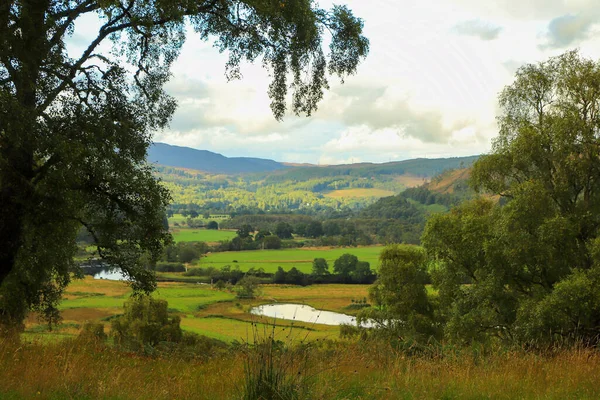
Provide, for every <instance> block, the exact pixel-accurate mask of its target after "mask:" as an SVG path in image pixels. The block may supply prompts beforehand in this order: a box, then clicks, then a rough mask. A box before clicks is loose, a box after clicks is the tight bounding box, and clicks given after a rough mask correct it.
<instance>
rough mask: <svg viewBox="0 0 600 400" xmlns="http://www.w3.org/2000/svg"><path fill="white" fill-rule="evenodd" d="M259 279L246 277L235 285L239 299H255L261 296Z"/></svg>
mask: <svg viewBox="0 0 600 400" xmlns="http://www.w3.org/2000/svg"><path fill="white" fill-rule="evenodd" d="M258 282H259V281H258V279H257V278H256V277H254V276H245V277H243V278H242V279H240V281H239V282H238V283H237V284H236V285H235V287H236V289H237V297H238V298H239V299H253V298H255V297H257V296H258V294H259V290H258V289H259V287H258Z"/></svg>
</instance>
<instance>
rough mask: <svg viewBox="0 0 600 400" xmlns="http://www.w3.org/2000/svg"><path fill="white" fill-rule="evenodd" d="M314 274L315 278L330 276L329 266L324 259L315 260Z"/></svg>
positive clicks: (313, 265)
mask: <svg viewBox="0 0 600 400" xmlns="http://www.w3.org/2000/svg"><path fill="white" fill-rule="evenodd" d="M312 274H313V275H315V276H323V275H329V265H328V264H327V260H325V259H324V258H315V259H314V260H313V264H312Z"/></svg>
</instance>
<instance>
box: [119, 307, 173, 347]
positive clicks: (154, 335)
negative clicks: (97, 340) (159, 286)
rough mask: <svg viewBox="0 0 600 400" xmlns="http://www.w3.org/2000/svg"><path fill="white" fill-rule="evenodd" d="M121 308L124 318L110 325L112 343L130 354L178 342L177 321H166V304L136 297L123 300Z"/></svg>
mask: <svg viewBox="0 0 600 400" xmlns="http://www.w3.org/2000/svg"><path fill="white" fill-rule="evenodd" d="M123 307H124V309H125V313H124V315H123V316H121V317H119V318H116V319H114V320H113V321H112V324H111V331H112V336H113V337H114V339H115V343H117V344H119V345H122V346H124V347H126V348H129V349H132V350H146V348H147V347H148V346H149V347H153V346H156V345H157V344H158V343H160V342H179V341H180V340H181V338H182V335H183V333H182V331H181V327H180V326H179V324H180V322H181V319H180V318H179V317H178V316H175V317H172V318H169V314H168V311H167V307H168V304H167V301H166V300H156V299H153V298H151V297H149V296H139V297H133V298H131V299H129V300H127V301H126V302H125V304H124V306H123Z"/></svg>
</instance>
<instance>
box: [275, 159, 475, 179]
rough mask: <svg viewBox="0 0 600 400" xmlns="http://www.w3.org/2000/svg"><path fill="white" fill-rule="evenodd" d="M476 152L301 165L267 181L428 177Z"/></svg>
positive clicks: (459, 164) (466, 163)
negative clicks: (461, 155) (386, 160)
mask: <svg viewBox="0 0 600 400" xmlns="http://www.w3.org/2000/svg"><path fill="white" fill-rule="evenodd" d="M477 158H479V156H469V157H452V158H434V159H429V158H415V159H412V160H404V161H394V162H387V163H381V164H375V163H360V164H342V165H330V166H300V167H291V168H287V169H282V170H279V171H274V172H272V173H270V174H269V175H268V177H267V179H266V180H267V182H282V181H287V180H295V181H303V180H308V179H317V178H331V177H340V176H348V177H353V178H373V177H378V176H411V177H416V178H431V177H434V176H436V175H438V174H440V173H442V172H443V171H446V170H450V169H456V168H466V167H469V166H471V164H473V163H474V162H475V161H476V160H477Z"/></svg>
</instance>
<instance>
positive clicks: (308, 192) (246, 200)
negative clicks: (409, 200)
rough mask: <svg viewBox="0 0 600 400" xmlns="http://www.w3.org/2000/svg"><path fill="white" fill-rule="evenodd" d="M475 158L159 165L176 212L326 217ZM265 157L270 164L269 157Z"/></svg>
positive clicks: (354, 208)
mask: <svg viewBox="0 0 600 400" xmlns="http://www.w3.org/2000/svg"><path fill="white" fill-rule="evenodd" d="M187 150H192V149H187ZM192 151H193V152H196V150H192ZM194 154H196V153H194ZM199 154H200V153H198V154H197V155H199ZM476 158H477V157H476V156H473V157H457V158H448V159H432V160H430V159H415V160H406V161H400V162H393V163H384V164H352V165H337V166H327V167H316V166H313V167H289V168H286V169H281V170H276V171H270V172H256V173H243V174H242V173H229V174H226V173H208V172H206V171H199V170H196V169H186V168H179V167H177V166H165V165H157V166H156V175H157V176H158V177H159V178H161V180H162V182H163V185H164V186H165V187H167V188H168V189H169V190H170V191H171V194H172V196H173V204H174V205H173V207H174V210H175V211H177V210H180V209H182V208H184V207H183V206H190V207H192V208H193V209H195V210H197V211H200V210H202V211H211V212H215V213H235V214H239V213H245V214H247V213H258V212H271V213H281V212H285V213H287V212H294V213H304V214H319V215H323V214H330V213H332V212H337V213H339V212H348V211H356V210H360V209H362V208H364V207H366V206H368V205H370V204H373V203H374V202H375V201H377V199H379V198H382V197H387V196H392V195H396V194H398V193H400V192H402V191H404V190H406V189H407V188H408V187H413V186H419V185H421V184H423V183H426V182H428V181H429V180H430V179H431V178H432V177H434V176H436V175H437V174H439V173H440V172H442V171H445V170H448V169H453V168H457V167H460V166H468V165H470V164H471V163H472V162H473V161H474V160H475V159H476ZM225 160H227V161H226V162H227V163H230V164H229V166H227V167H224V168H226V169H227V168H229V169H234V168H237V167H236V166H235V165H237V164H235V162H233V161H232V160H234V159H225ZM221 161H223V160H221ZM262 161H264V162H265V163H267V164H268V161H269V160H262ZM173 164H176V163H175V162H173ZM247 172H250V171H247Z"/></svg>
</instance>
